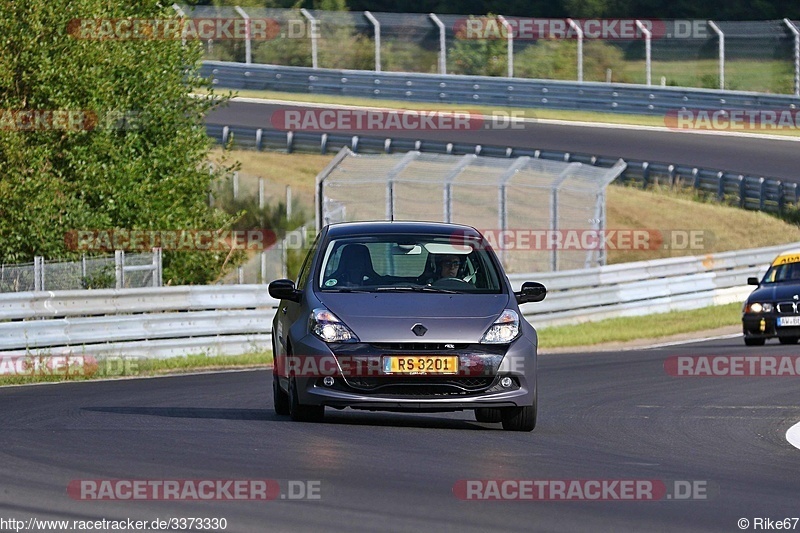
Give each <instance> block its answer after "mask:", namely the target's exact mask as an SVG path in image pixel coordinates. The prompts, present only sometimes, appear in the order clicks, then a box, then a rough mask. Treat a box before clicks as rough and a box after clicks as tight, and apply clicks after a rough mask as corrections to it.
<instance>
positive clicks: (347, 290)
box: [322, 287, 373, 292]
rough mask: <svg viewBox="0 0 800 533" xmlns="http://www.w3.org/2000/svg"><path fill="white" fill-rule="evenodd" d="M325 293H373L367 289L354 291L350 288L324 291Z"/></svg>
mask: <svg viewBox="0 0 800 533" xmlns="http://www.w3.org/2000/svg"><path fill="white" fill-rule="evenodd" d="M322 290H324V291H325V292H373V291H368V290H367V289H352V288H350V287H342V288H340V289H322Z"/></svg>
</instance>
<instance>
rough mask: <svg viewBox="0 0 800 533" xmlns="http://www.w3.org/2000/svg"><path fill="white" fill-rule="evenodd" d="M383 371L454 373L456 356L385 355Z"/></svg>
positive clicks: (399, 372)
mask: <svg viewBox="0 0 800 533" xmlns="http://www.w3.org/2000/svg"><path fill="white" fill-rule="evenodd" d="M383 371H384V373H386V374H455V373H457V372H458V356H457V355H385V356H383Z"/></svg>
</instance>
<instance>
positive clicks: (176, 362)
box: [0, 351, 272, 386]
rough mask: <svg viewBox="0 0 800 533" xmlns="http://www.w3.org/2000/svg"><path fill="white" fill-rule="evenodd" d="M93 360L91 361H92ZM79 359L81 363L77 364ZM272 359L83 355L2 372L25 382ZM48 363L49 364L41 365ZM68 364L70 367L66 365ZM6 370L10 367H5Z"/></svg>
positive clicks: (254, 364)
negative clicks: (37, 368)
mask: <svg viewBox="0 0 800 533" xmlns="http://www.w3.org/2000/svg"><path fill="white" fill-rule="evenodd" d="M24 359H25V361H26V364H29V365H33V364H34V363H35V361H36V359H39V360H40V361H42V362H45V361H47V359H48V356H40V357H37V356H30V357H25V358H24ZM90 361H91V362H90ZM78 363H80V364H78ZM271 363H272V352H271V351H266V352H252V353H248V354H243V355H219V356H209V355H205V354H197V355H187V356H180V357H170V358H167V359H148V358H145V357H127V356H120V357H116V356H115V357H109V358H89V357H86V359H83V358H82V357H81V356H80V355H77V356H75V357H74V358H73V361H72V362H71V363H68V364H67V363H65V362H64V361H63V360H61V359H59V360H58V362H56V363H55V365H54V366H56V370H53V371H47V370H43V371H41V372H36V371H34V370H32V369H31V370H30V371H25V370H24V369H23V370H21V371H19V375H1V376H0V386H2V385H24V384H29V383H53V382H61V381H89V380H95V379H109V378H135V377H152V376H163V375H174V374H182V373H187V372H197V371H202V370H224V369H232V368H236V369H244V368H259V367H264V366H266V365H268V364H271ZM42 366H46V365H42ZM67 366H69V370H68V371H67V370H65V367H67ZM3 370H6V371H7V370H8V368H5V369H3Z"/></svg>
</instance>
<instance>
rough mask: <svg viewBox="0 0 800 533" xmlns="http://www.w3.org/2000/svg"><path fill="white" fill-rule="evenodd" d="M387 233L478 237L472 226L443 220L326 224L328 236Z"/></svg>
mask: <svg viewBox="0 0 800 533" xmlns="http://www.w3.org/2000/svg"><path fill="white" fill-rule="evenodd" d="M387 233H389V234H391V233H421V234H434V235H448V236H452V235H453V234H455V235H460V236H464V237H480V233H479V232H478V230H476V229H475V228H473V227H472V226H465V225H462V224H448V223H445V222H423V221H389V220H373V221H366V222H339V223H336V224H330V225H329V226H328V237H329V238H338V237H347V236H350V235H372V234H387Z"/></svg>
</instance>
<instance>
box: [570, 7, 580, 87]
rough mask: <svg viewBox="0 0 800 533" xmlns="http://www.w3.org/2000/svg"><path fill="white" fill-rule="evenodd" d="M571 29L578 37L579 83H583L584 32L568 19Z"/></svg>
mask: <svg viewBox="0 0 800 533" xmlns="http://www.w3.org/2000/svg"><path fill="white" fill-rule="evenodd" d="M567 22H568V23H569V27H570V28H572V29H573V30H575V33H576V34H577V35H578V82H582V81H583V30H582V29H581V27H580V26H579V25H578V24H577V23H576V22H575V21H574V20H572V19H567Z"/></svg>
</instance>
